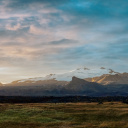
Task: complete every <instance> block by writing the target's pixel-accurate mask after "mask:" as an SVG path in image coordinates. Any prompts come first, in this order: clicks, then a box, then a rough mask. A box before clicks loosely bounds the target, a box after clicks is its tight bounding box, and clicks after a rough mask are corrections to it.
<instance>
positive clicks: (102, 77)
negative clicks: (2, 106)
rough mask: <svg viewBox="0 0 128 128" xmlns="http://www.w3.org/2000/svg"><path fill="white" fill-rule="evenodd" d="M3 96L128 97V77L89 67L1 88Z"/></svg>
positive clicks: (14, 82)
mask: <svg viewBox="0 0 128 128" xmlns="http://www.w3.org/2000/svg"><path fill="white" fill-rule="evenodd" d="M0 95H1V96H65V95H84V96H128V73H119V72H115V71H114V70H112V69H106V68H104V67H101V68H99V69H88V68H86V67H83V68H78V69H76V70H73V71H70V72H67V73H64V74H50V75H47V76H45V77H36V78H29V79H23V80H17V81H13V82H11V83H8V84H4V85H3V84H0Z"/></svg>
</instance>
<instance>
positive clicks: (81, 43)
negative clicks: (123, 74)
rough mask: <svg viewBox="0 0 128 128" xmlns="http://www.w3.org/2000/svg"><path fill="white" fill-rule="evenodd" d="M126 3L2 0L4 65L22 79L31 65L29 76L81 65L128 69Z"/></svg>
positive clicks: (1, 53) (0, 34) (0, 18)
mask: <svg viewBox="0 0 128 128" xmlns="http://www.w3.org/2000/svg"><path fill="white" fill-rule="evenodd" d="M127 3H128V0H125V1H122V0H116V1H114V0H107V1H103V0H91V1H90V0H86V1H85V0H80V1H78V0H51V1H48V0H6V1H5V0H1V1H0V39H1V41H0V68H3V69H5V68H6V69H7V70H8V72H11V71H12V72H17V74H16V75H17V76H19V78H20V76H24V74H25V72H26V69H27V75H26V76H25V77H27V76H28V77H29V75H30V76H31V74H33V76H34V75H35V76H37V75H38V74H42V75H44V74H48V73H51V72H54V73H57V72H59V73H60V72H66V71H68V70H72V69H74V68H76V67H79V66H81V65H87V66H90V67H91V66H94V65H96V66H98V65H102V66H104V65H105V66H110V65H111V67H113V68H116V69H118V70H120V71H124V70H127V67H126V65H127V62H128V60H127V59H126V58H127V55H128V52H127V51H128V49H127V44H128V37H127V34H128V24H127V22H128V18H127V15H128V9H127ZM121 66H122V67H121ZM15 68H16V69H15ZM9 69H11V70H9ZM7 70H6V71H7ZM2 72H3V73H4V71H3V70H2ZM6 73H7V72H6ZM18 73H19V75H18ZM8 74H9V73H8ZM12 74H13V73H12ZM6 75H7V74H6ZM16 75H15V74H14V76H16ZM7 76H8V75H7ZM2 78H3V77H2ZM16 78H17V77H16ZM12 79H14V77H13V78H12ZM4 81H5V80H4Z"/></svg>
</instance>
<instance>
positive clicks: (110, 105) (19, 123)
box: [0, 102, 128, 128]
mask: <svg viewBox="0 0 128 128" xmlns="http://www.w3.org/2000/svg"><path fill="white" fill-rule="evenodd" d="M0 128H128V105H127V104H123V103H120V102H106V103H104V104H98V103H66V104H65V103H57V104H54V103H45V104H43V103H42V104H41V103H36V104H0Z"/></svg>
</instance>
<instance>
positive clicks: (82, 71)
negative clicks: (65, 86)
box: [17, 67, 117, 82]
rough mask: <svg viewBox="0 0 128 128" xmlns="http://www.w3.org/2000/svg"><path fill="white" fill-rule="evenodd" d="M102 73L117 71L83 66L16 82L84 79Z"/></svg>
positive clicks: (112, 73)
mask: <svg viewBox="0 0 128 128" xmlns="http://www.w3.org/2000/svg"><path fill="white" fill-rule="evenodd" d="M103 74H111V75H114V74H117V72H115V71H113V70H112V69H106V68H104V67H101V68H94V69H88V68H86V67H83V68H77V69H76V70H73V71H70V72H67V73H63V74H50V75H47V76H45V77H36V78H29V79H23V80H18V81H17V82H26V81H31V82H32V81H34V82H36V81H41V80H50V79H56V80H58V81H71V80H72V77H73V76H75V77H78V78H81V79H84V78H92V77H96V76H101V75H103Z"/></svg>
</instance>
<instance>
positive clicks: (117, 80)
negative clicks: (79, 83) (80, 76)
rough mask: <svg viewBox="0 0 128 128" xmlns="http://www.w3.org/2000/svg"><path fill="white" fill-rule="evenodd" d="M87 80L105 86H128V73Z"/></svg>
mask: <svg viewBox="0 0 128 128" xmlns="http://www.w3.org/2000/svg"><path fill="white" fill-rule="evenodd" d="M85 80H87V81H90V82H96V83H99V84H103V85H110V84H128V73H118V74H114V75H112V74H106V75H101V76H99V77H93V78H86V79H85Z"/></svg>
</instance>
